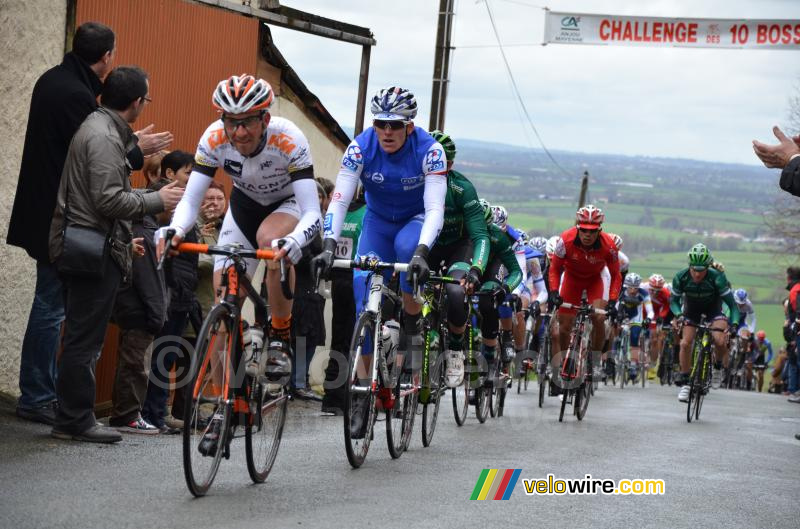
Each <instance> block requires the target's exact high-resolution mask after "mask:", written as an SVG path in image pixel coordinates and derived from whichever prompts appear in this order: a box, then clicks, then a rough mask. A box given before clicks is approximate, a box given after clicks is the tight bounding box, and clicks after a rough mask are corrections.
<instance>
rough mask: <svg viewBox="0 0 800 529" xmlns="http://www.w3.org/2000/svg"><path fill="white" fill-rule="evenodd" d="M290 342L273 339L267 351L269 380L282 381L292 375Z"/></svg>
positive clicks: (267, 374)
mask: <svg viewBox="0 0 800 529" xmlns="http://www.w3.org/2000/svg"><path fill="white" fill-rule="evenodd" d="M290 351H291V350H290V348H289V342H285V341H283V340H278V339H273V340H270V342H269V348H268V349H267V373H266V376H267V379H269V380H272V381H277V380H280V379H282V378H284V377H288V376H290V375H291V374H292V360H291V356H290Z"/></svg>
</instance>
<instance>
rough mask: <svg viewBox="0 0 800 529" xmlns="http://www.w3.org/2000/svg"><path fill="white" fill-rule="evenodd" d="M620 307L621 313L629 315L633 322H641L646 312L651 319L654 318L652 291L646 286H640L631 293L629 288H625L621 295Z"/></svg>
mask: <svg viewBox="0 0 800 529" xmlns="http://www.w3.org/2000/svg"><path fill="white" fill-rule="evenodd" d="M618 307H619V311H620V313H622V314H624V315H625V316H627V317H628V319H629V320H630V321H631V322H632V323H641V322H642V317H643V316H644V314H645V313H646V315H647V318H649V319H651V320H652V319H653V318H654V313H653V304H652V303H651V301H650V292H648V291H647V289H646V288H642V287H639V288H637V289H636V291H635V292H634V293H631V292H630V290H629V289H627V288H623V289H622V292H621V294H620V297H619V305H618Z"/></svg>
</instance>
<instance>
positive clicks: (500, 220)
mask: <svg viewBox="0 0 800 529" xmlns="http://www.w3.org/2000/svg"><path fill="white" fill-rule="evenodd" d="M492 223H493V224H494V225H496V226H499V227H500V228H505V227H506V224H508V211H506V208H504V207H503V206H492Z"/></svg>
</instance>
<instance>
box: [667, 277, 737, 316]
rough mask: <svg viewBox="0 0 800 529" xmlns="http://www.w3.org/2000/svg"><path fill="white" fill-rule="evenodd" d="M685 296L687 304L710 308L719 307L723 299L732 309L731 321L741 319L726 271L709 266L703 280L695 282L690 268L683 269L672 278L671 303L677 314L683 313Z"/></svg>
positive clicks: (730, 309)
mask: <svg viewBox="0 0 800 529" xmlns="http://www.w3.org/2000/svg"><path fill="white" fill-rule="evenodd" d="M683 296H686V303H687V304H691V305H695V306H703V307H709V309H711V308H713V307H719V305H720V301H722V302H723V303H724V304H725V305H727V307H728V310H729V311H730V316H729V321H731V322H738V321H739V307H737V306H736V302H735V301H734V300H733V292H732V291H731V287H730V283H729V282H728V278H727V277H725V273H724V272H719V271H717V270H715V269H713V268H708V270H707V271H706V276H705V277H704V278H703V280H702V281H700V282H699V283H695V281H694V280H693V279H692V275H691V273H690V272H689V268H685V269H683V270H681V271H680V272H678V273H677V274H675V277H674V279H673V280H672V296H671V297H670V303H669V304H670V309H671V310H672V313H673V314H675V316H680V315H681V314H682V313H683V310H682V308H681V300H682V298H683Z"/></svg>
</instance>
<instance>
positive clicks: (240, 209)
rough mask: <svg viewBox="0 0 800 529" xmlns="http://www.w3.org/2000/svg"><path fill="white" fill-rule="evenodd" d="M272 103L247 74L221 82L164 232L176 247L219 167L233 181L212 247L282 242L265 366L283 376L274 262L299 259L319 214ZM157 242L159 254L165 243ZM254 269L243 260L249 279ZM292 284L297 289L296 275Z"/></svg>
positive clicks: (271, 273)
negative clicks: (215, 115)
mask: <svg viewBox="0 0 800 529" xmlns="http://www.w3.org/2000/svg"><path fill="white" fill-rule="evenodd" d="M273 98H274V94H273V91H272V87H271V86H270V85H269V83H267V82H266V81H264V80H263V79H256V78H254V77H253V76H251V75H246V74H245V75H242V76H232V77H230V78H228V79H225V80H223V81H220V82H219V84H218V85H217V87H216V89H215V90H214V93H213V95H212V102H213V104H214V107H216V108H217V110H219V112H220V114H221V116H220V119H218V120H217V121H215V122H214V123H212V124H211V125H209V127H208V128H207V129H206V131H205V132H204V133H203V136H202V137H201V138H200V142H199V144H198V146H197V152H196V154H195V163H194V167H193V168H192V173H191V175H190V176H189V182H188V184H187V186H186V192H185V193H184V195H183V198H182V199H181V201H180V203H179V204H178V206H177V208H176V209H175V215H174V216H173V218H172V223H171V224H170V226H169V228H171V229H174V230H175V231H176V235H175V237H174V238H173V240H172V244H173V245H177V244H179V243H180V242H181V240H182V238H183V236H184V235H185V233H186V232H187V231H188V230H189V229H190V228H191V227H192V226H193V225H194V223H195V220H196V218H197V213H198V211H199V208H200V204H201V203H202V202H203V198H204V196H205V193H206V190H207V189H208V187H209V185H210V184H211V181H212V180H213V178H214V175H215V174H216V172H217V169H218V168H221V169H222V170H223V171H224V172H225V173H226V174H227V175H228V176H229V177H230V178H231V180H232V181H233V192H232V193H231V198H230V207H229V208H228V212H227V213H226V214H225V219H224V220H223V222H222V227H221V229H220V236H219V240H218V241H217V244H219V245H225V244H231V243H234V244H241V245H242V246H243V247H244V248H247V249H253V248H270V247H272V248H273V249H277V248H278V246H279V244H281V248H280V251H278V253H277V255H276V257H275V259H274V260H272V261H268V262H267V274H266V283H267V294H268V296H269V300H270V309H271V326H272V327H271V329H270V333H269V335H270V341H269V349H268V362H269V363H270V364H271V368H270V371H271V372H272V373H274V374H276V375H279V376H288V375H289V374H290V372H291V362H290V360H289V356H290V349H289V340H290V331H291V317H292V301H291V300H287V299H286V298H285V297H284V295H283V292H282V291H281V288H280V274H279V271H278V268H279V260H280V259H284V258H285V259H288V260H289V261H290V262H291V263H292V264H296V263H297V262H298V261H299V260H300V258H301V256H302V248H303V247H304V246H306V245H308V244H309V243H310V242H311V240H312V239H313V238H314V237H315V236H316V235H317V233H319V231H320V228H321V213H320V209H319V199H318V196H317V184H316V182H315V181H314V171H313V166H312V161H311V152H310V149H309V146H308V141H307V140H306V138H305V136H304V135H303V133H302V132H301V131H300V129H299V128H297V126H296V125H295V124H294V123H292V122H291V121H289V120H288V119H285V118H280V117H276V116H272V115H271V114H270V113H269V107H270V105H271V104H272V100H273ZM165 232H166V230H165V229H163V228H162V230H160V231H159V234H158V235H157V237H158V238H159V239H161V238H163V237H164V233H165ZM158 242H159V246H158V247H159V256H160V253H161V249H163V241H158ZM224 260H225V257H223V256H217V258H216V262H215V264H214V290H215V292H216V291H217V289H218V288H219V286H220V283H221V277H222V268H223V263H224ZM256 264H257V262H256V261H255V260H251V259H248V260H247V271H248V275H251V274H252V273H253V271H254V270H255V267H256ZM290 284H291V286H292V288H294V274H293V273H290Z"/></svg>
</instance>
